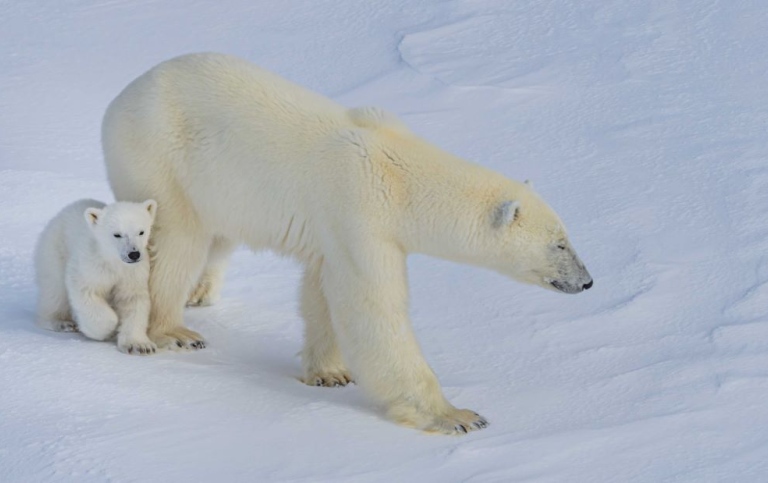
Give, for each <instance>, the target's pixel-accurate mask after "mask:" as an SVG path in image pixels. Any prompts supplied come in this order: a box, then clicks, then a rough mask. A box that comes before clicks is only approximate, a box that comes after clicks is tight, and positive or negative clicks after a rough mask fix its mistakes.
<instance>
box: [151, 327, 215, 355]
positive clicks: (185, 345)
mask: <svg viewBox="0 0 768 483" xmlns="http://www.w3.org/2000/svg"><path fill="white" fill-rule="evenodd" d="M149 338H150V339H152V341H154V343H155V344H157V347H159V348H161V349H168V350H173V351H180V350H197V349H205V339H203V336H202V335H200V334H198V333H197V332H195V331H194V330H189V329H187V328H185V327H176V328H175V329H171V330H169V331H166V332H163V333H160V334H156V333H150V334H149Z"/></svg>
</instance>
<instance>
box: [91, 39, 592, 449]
mask: <svg viewBox="0 0 768 483" xmlns="http://www.w3.org/2000/svg"><path fill="white" fill-rule="evenodd" d="M102 136H103V139H102V140H103V145H104V153H105V159H106V164H107V171H108V174H109V180H110V184H111V186H112V189H113V191H114V193H115V196H116V198H117V199H118V200H126V201H141V200H144V199H147V198H153V199H155V200H157V202H158V205H159V206H160V207H161V208H160V210H158V213H157V219H156V222H155V227H156V229H155V231H154V233H153V240H152V241H153V245H154V249H155V251H156V253H157V258H156V260H155V261H154V262H153V265H152V269H151V275H150V292H151V297H152V310H151V312H152V315H151V319H150V329H149V333H150V337H151V338H152V339H153V340H154V341H155V342H156V343H157V344H158V345H159V346H161V347H169V348H176V347H177V346H178V347H190V348H199V347H202V346H203V339H202V337H201V336H200V335H199V334H197V333H195V332H193V331H191V330H189V329H187V328H185V327H184V326H183V322H182V315H183V308H184V305H185V302H186V301H187V298H188V296H189V294H190V293H191V292H193V289H195V286H196V285H198V289H197V290H195V292H196V294H195V297H196V299H198V300H206V299H207V298H210V299H213V298H215V296H216V293H217V291H218V289H219V287H218V285H220V283H221V279H222V274H223V270H224V266H225V265H226V260H227V258H228V256H229V254H230V253H231V251H232V250H233V248H234V247H235V246H236V245H237V244H239V243H245V244H247V245H248V246H249V247H251V248H252V249H254V250H259V249H264V248H271V249H273V250H275V251H277V252H279V253H281V254H285V255H291V256H294V257H296V258H297V259H299V260H300V261H302V262H303V263H304V264H305V265H306V271H305V273H304V279H303V283H302V289H301V312H302V316H303V317H304V320H305V322H306V339H305V346H304V349H303V351H302V359H303V360H302V363H303V366H304V377H305V378H304V381H305V382H306V383H307V384H313V385H315V384H316V385H337V384H345V383H346V382H348V381H350V380H351V378H352V376H354V378H355V379H356V380H357V382H358V383H359V384H360V385H361V386H362V387H363V388H364V389H365V390H366V391H367V392H368V393H369V394H370V395H371V396H372V397H373V399H374V400H375V401H376V402H378V403H381V404H382V405H384V406H385V407H386V408H387V414H388V415H389V417H391V418H392V419H394V420H395V421H397V422H399V423H402V424H405V425H409V426H413V427H416V428H420V429H423V430H426V431H434V432H442V433H449V434H450V433H464V432H467V431H470V430H473V429H480V428H482V427H484V426H485V424H486V422H485V420H484V419H483V418H482V417H481V416H479V415H477V414H476V413H474V412H472V411H468V410H460V409H456V408H454V407H453V406H452V405H451V404H450V403H448V401H447V400H446V399H445V398H444V397H443V394H442V390H441V388H440V385H439V383H438V381H437V378H436V377H435V374H434V373H433V372H432V370H431V369H430V367H429V366H428V365H427V363H426V362H425V361H424V358H423V357H422V354H421V351H420V349H419V346H418V343H417V342H416V339H415V338H414V335H413V333H412V330H411V327H410V321H409V318H408V283H407V278H406V256H407V254H408V253H411V252H420V253H425V254H429V255H434V256H438V257H442V258H446V259H450V260H456V261H460V262H466V263H471V264H474V265H479V266H483V267H487V268H490V269H494V270H497V271H500V272H502V273H505V274H507V275H509V276H511V277H512V278H515V279H517V280H520V281H523V282H527V283H533V284H539V285H541V286H544V287H546V288H551V289H556V290H560V291H562V292H567V293H576V292H580V291H582V290H583V289H586V288H589V287H590V286H591V285H592V279H591V277H590V276H589V274H588V273H587V271H586V269H585V268H584V265H583V264H582V263H581V261H580V260H579V259H578V257H577V256H576V254H575V252H574V251H573V249H572V248H571V245H570V244H569V242H568V240H567V237H566V232H565V229H564V227H563V225H562V223H561V222H560V220H559V219H558V217H557V215H556V214H555V213H554V212H553V211H552V210H551V209H550V208H549V207H548V206H547V204H546V203H545V202H544V201H542V200H541V199H540V198H539V197H538V196H537V195H536V194H535V193H534V192H533V191H532V190H531V189H529V187H528V186H526V185H524V184H522V183H518V182H515V181H511V180H508V179H506V178H504V177H503V176H501V175H499V174H497V173H494V172H492V171H489V170H487V169H484V168H482V167H480V166H477V165H474V164H471V163H468V162H466V161H463V160H461V159H458V158H456V157H455V156H452V155H450V154H448V153H446V152H443V151H441V150H439V149H438V148H436V147H434V146H432V145H431V144H429V143H427V142H426V141H424V140H422V139H420V138H418V137H417V136H415V135H414V134H412V133H411V132H409V131H408V129H407V128H406V127H405V126H404V125H402V124H401V123H400V122H399V121H398V120H396V119H395V118H393V117H391V116H390V115H388V114H386V113H384V112H382V111H380V110H378V109H373V108H360V109H352V110H348V109H346V108H344V107H342V106H340V105H338V104H336V103H334V102H333V101H331V100H329V99H327V98H324V97H322V96H320V95H318V94H315V93H313V92H310V91H308V90H305V89H303V88H302V87H299V86H297V85H295V84H293V83H291V82H289V81H287V80H284V79H282V78H280V77H278V76H277V75H275V74H272V73H270V72H267V71H264V70H262V69H260V68H258V67H256V66H254V65H252V64H250V63H248V62H246V61H244V60H240V59H237V58H234V57H231V56H226V55H220V54H192V55H185V56H182V57H178V58H175V59H171V60H169V61H166V62H163V63H161V64H159V65H158V66H156V67H154V68H153V69H151V70H149V71H148V72H147V73H145V74H143V75H142V76H140V77H139V78H137V79H136V80H134V81H133V82H132V83H131V84H130V85H129V86H128V87H126V88H125V90H124V91H123V92H122V93H121V94H120V95H119V96H118V97H117V98H116V99H115V100H114V101H113V102H112V103H111V105H110V106H109V108H108V110H107V113H106V115H105V118H104V124H103V132H102Z"/></svg>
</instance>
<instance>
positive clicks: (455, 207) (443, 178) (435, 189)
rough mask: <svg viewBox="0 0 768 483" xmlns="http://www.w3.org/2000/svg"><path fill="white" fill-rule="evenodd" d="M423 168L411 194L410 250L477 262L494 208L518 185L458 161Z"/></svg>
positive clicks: (426, 164) (435, 162) (440, 161)
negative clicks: (514, 185)
mask: <svg viewBox="0 0 768 483" xmlns="http://www.w3.org/2000/svg"><path fill="white" fill-rule="evenodd" d="M420 164H423V165H422V166H419V167H418V169H416V170H415V171H416V172H415V173H414V176H413V177H411V179H412V182H411V183H410V186H409V190H408V192H409V203H408V211H409V213H408V216H407V217H406V218H407V219H408V220H410V221H411V223H409V224H408V226H407V227H406V230H407V235H406V239H407V241H406V242H405V245H406V249H407V251H409V252H415V253H423V254H426V255H430V256H435V257H439V258H444V259H448V260H453V261H457V262H463V263H473V262H477V260H476V257H477V254H478V253H479V252H481V251H482V246H483V244H484V243H486V242H487V239H486V237H487V236H488V235H489V233H490V227H491V224H492V216H493V210H494V207H495V206H497V205H498V204H499V203H501V202H502V201H504V200H505V198H508V197H511V192H512V191H513V189H514V188H513V185H512V184H513V182H512V181H511V180H509V179H507V178H505V177H504V176H502V175H501V174H499V173H496V172H494V171H491V170H489V169H486V168H483V167H481V166H478V165H476V164H473V163H469V162H467V161H464V160H461V159H459V158H454V157H451V158H450V159H447V160H446V159H445V158H443V159H437V160H432V161H430V160H425V161H423V162H422V163H420Z"/></svg>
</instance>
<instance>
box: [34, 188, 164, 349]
mask: <svg viewBox="0 0 768 483" xmlns="http://www.w3.org/2000/svg"><path fill="white" fill-rule="evenodd" d="M156 207H157V203H156V202H155V201H154V200H147V201H145V202H143V203H129V202H120V203H113V204H111V205H105V204H104V203H102V202H101V201H96V200H79V201H76V202H74V203H72V204H70V205H68V206H67V207H66V208H64V209H63V210H62V211H61V212H60V213H59V214H58V215H56V217H54V218H53V219H52V220H51V221H50V222H49V223H48V225H47V226H46V227H45V229H44V230H43V232H42V234H41V235H40V238H39V240H38V243H37V247H36V249H35V272H36V280H37V285H38V289H39V294H38V307H37V312H38V324H39V325H40V326H41V327H43V328H45V329H49V330H57V331H77V330H79V331H80V332H82V333H83V334H84V335H85V336H87V337H90V338H91V339H96V340H106V339H109V338H110V337H112V336H113V335H114V334H115V331H117V347H118V349H120V350H121V351H122V352H126V353H128V354H150V353H154V352H155V350H156V348H157V347H156V345H155V344H154V343H153V342H152V341H151V340H149V338H148V337H147V323H148V322H149V308H150V301H149V289H148V282H149V256H148V254H147V241H148V240H149V236H150V232H151V229H152V223H153V221H154V218H155V212H156ZM118 324H119V327H118Z"/></svg>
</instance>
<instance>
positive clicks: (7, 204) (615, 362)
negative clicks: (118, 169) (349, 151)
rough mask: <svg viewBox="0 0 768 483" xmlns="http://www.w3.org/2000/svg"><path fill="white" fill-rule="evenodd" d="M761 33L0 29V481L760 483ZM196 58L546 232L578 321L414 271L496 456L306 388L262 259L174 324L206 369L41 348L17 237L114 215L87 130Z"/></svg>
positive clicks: (271, 26)
mask: <svg viewBox="0 0 768 483" xmlns="http://www.w3.org/2000/svg"><path fill="white" fill-rule="evenodd" d="M766 24H768V4H766V3H765V2H764V1H762V0H744V1H740V2H726V1H718V0H702V1H694V0H690V1H685V0H681V1H671V2H664V1H653V2H646V1H640V0H637V1H610V0H609V1H605V0H584V1H576V0H549V1H539V2H506V1H504V0H488V1H484V2H477V1H472V0H455V1H451V2H440V1H438V0H424V1H410V0H394V1H389V2H359V1H354V0H346V1H339V0H333V1H331V0H327V1H308V0H303V1H286V2H268V1H247V0H235V1H222V2H189V1H182V0H174V1H165V2H153V1H142V2H129V1H121V0H68V1H66V2H64V1H62V2H51V1H49V2H45V1H42V0H37V1H28V2H12V1H10V0H4V1H2V0H0V227H2V228H3V243H2V244H0V481H2V482H4V483H10V482H32V481H44V482H48V481H78V482H91V481H93V482H101V481H114V482H127V481H159V482H173V481H216V482H220V481H302V482H303V481H324V480H333V481H349V482H352V481H381V482H396V481H420V482H425V481H441V482H442V481H472V482H475V481H477V482H511V481H526V482H586V481H599V482H625V481H626V482H629V481H642V482H715V481H717V482H720V481H723V482H725V481H727V482H760V481H766V479H767V478H768V476H766V475H768V463H767V462H768V431H767V430H766V428H768V404H767V403H766V400H768V314H767V312H768V259H766V256H765V253H766V251H768V239H767V237H766V235H768V218H767V217H766V216H765V213H766V212H767V211H768V144H767V143H766V128H767V127H768V96H767V95H766V86H767V84H766V79H768V56H766V52H767V51H768V35H766V33H765V25H766ZM202 50H207V51H220V52H227V53H232V54H236V55H240V56H242V57H245V58H248V59H250V60H252V61H254V62H256V63H259V64H261V65H262V66H264V67H267V68H269V69H271V70H274V71H276V72H278V73H280V74H282V75H284V76H286V77H288V78H290V79H293V80H295V81H297V82H299V83H301V84H304V85H306V86H308V87H310V88H312V89H314V90H317V91H320V92H322V93H325V94H327V95H329V96H332V97H333V98H335V99H337V100H338V101H340V102H342V103H344V104H346V105H349V106H357V105H371V104H373V105H379V106H382V107H384V108H387V109H389V110H391V111H394V112H396V113H398V114H399V115H400V116H401V117H402V118H403V119H404V120H405V121H406V122H407V123H408V124H409V125H410V126H411V127H412V129H413V130H415V131H416V132H418V133H420V134H422V135H423V136H425V137H426V138H428V139H430V140H432V141H434V142H435V143H437V144H439V145H441V146H442V147H444V148H446V149H449V150H451V151H453V152H455V153H456V154H458V155H461V156H464V157H466V158H468V159H471V160H474V161H476V162H479V163H481V164H484V165H487V166H490V167H493V168H495V169H497V170H499V171H501V172H503V173H505V174H507V175H509V176H511V177H514V178H517V179H524V178H531V179H533V181H534V183H535V186H536V188H537V190H538V191H539V192H541V193H542V194H543V196H544V197H545V198H546V199H547V200H548V201H549V202H550V203H551V204H552V205H553V206H554V207H555V208H556V209H557V210H558V211H559V213H560V214H561V216H562V218H563V219H564V220H565V222H566V224H567V225H568V227H569V229H570V232H571V238H572V241H573V243H574V245H575V246H576V247H577V249H578V250H579V252H580V254H581V256H582V258H583V259H584V260H585V262H586V263H587V265H588V267H589V268H590V271H591V272H592V275H593V276H594V278H595V287H594V288H593V289H592V290H590V291H589V292H585V293H583V294H580V295H578V296H566V295H559V294H556V293H550V292H546V291H543V290H541V289H539V288H535V287H527V286H521V285H519V284H516V283H514V282H512V281H509V280H506V279H503V278H502V277H500V276H498V275H495V274H493V273H489V272H485V271H482V270H479V269H475V268H471V267H464V266H458V265H454V264H449V263H447V262H443V261H439V260H434V259H427V258H424V257H413V258H412V260H411V264H410V269H411V277H412V293H413V309H412V315H413V320H414V325H415V329H416V331H417V333H418V336H419V339H420V341H421V342H422V346H423V349H424V352H425V354H426V356H427V358H428V360H429V361H430V362H431V364H432V365H433V367H434V369H435V371H436V372H437V374H438V375H439V377H440V379H441V381H442V383H443V385H444V387H445V391H446V393H447V395H448V396H449V398H450V399H451V400H452V401H453V402H454V403H455V404H457V405H459V406H461V407H470V408H472V409H475V410H477V411H478V412H480V413H482V414H483V415H485V416H486V417H488V419H489V420H490V421H491V423H492V424H491V426H490V427H489V428H488V429H486V430H483V431H480V432H477V433H472V434H470V435H468V436H465V437H461V438H452V437H439V436H428V435H423V434H420V433H418V432H415V431H412V430H409V429H404V428H400V427H398V426H395V425H393V424H390V423H389V422H387V421H385V420H384V419H383V418H382V417H381V416H380V415H378V414H377V413H376V412H375V411H374V410H373V409H372V408H371V406H370V405H369V404H368V403H367V401H366V400H365V399H364V398H363V397H362V394H361V393H360V391H359V389H358V388H356V387H348V388H344V389H324V388H312V387H307V386H303V385H301V384H300V383H299V382H297V381H296V379H295V378H296V377H297V376H299V374H300V367H299V360H298V358H297V357H296V356H295V354H296V352H297V351H298V350H299V349H300V347H301V321H300V319H299V317H298V316H297V310H296V292H297V282H298V274H299V272H298V267H296V266H295V265H294V264H293V263H292V262H290V261H286V260H280V259H277V258H275V257H273V256H270V255H268V254H260V255H254V254H252V253H249V252H245V251H242V252H238V253H237V254H236V256H235V260H234V263H233V266H232V269H231V271H230V272H229V274H228V279H227V285H226V289H225V297H224V300H223V301H222V302H221V304H220V305H218V306H216V307H212V308H206V309H196V310H189V311H188V312H187V314H186V317H187V320H188V322H189V325H190V326H192V327H193V328H195V329H197V330H199V331H201V332H203V333H204V334H205V335H206V336H207V337H208V340H209V342H210V344H209V347H208V348H207V349H206V350H204V351H201V352H198V353H189V354H161V355H157V356H154V357H144V358H142V357H131V356H126V355H123V354H120V353H119V352H118V351H117V350H116V349H115V347H114V346H113V345H110V344H107V343H97V342H92V341H87V340H85V339H83V338H82V337H80V336H78V335H71V334H56V333H49V332H44V331H41V330H38V329H37V328H35V327H34V325H33V322H32V318H33V312H32V311H33V300H34V294H35V287H34V284H33V282H32V263H31V252H32V246H33V243H34V240H35V237H36V236H37V234H38V233H39V231H40V229H41V228H42V226H43V225H44V223H45V222H46V221H47V220H48V219H49V218H50V217H51V216H52V215H53V214H54V213H55V212H56V211H57V210H58V209H59V208H60V207H61V206H63V204H65V203H67V202H69V201H71V200H74V199H77V198H81V197H86V196H88V197H97V198H102V199H105V200H110V199H111V194H110V192H109V189H108V187H107V184H106V182H105V177H104V169H103V166H102V161H101V155H100V147H99V139H98V137H99V136H98V131H99V124H100V120H101V115H102V113H103V111H104V109H105V107H106V105H107V103H108V102H109V101H110V100H111V99H112V98H113V97H114V96H115V95H116V94H117V93H118V92H119V91H120V90H121V89H122V88H123V87H124V86H125V85H126V84H127V83H128V82H129V81H130V80H131V79H132V78H134V77H135V76H137V75H139V74H141V73H142V72H143V71H145V70H146V69H148V68H149V67H151V66H152V65H154V64H156V63H157V62H159V61H161V60H163V59H166V58H169V57H171V56H175V55H178V54H181V53H184V52H191V51H202Z"/></svg>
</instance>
